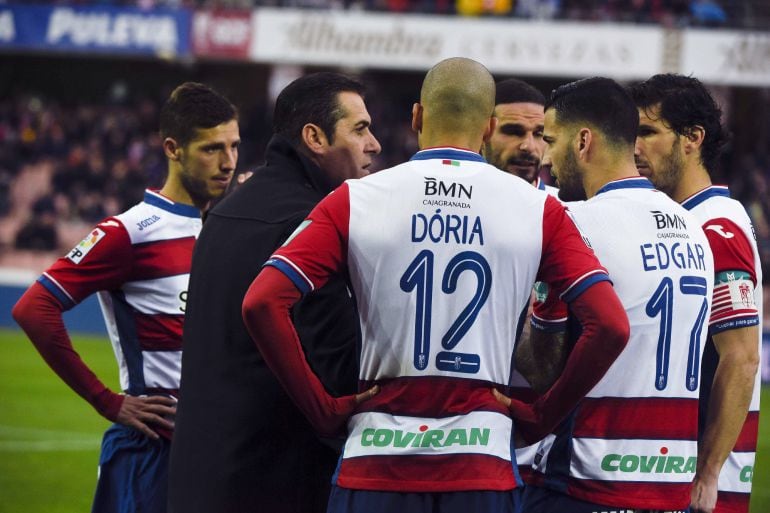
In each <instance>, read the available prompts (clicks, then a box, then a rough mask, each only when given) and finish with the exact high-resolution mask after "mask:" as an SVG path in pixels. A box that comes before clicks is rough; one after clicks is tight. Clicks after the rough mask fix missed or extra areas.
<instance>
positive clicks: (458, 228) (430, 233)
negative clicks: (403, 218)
mask: <svg viewBox="0 0 770 513" xmlns="http://www.w3.org/2000/svg"><path fill="white" fill-rule="evenodd" d="M426 239H428V240H430V241H432V242H436V243H438V242H443V243H445V244H448V243H453V244H474V243H478V244H479V245H480V246H483V245H484V231H483V229H482V227H481V218H480V217H479V216H473V217H471V216H458V215H455V214H442V213H441V209H440V208H439V209H436V213H435V214H433V215H432V216H430V217H427V216H426V215H425V214H420V213H418V214H413V215H412V242H422V241H424V240H426Z"/></svg>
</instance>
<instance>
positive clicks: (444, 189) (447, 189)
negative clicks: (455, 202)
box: [425, 176, 473, 199]
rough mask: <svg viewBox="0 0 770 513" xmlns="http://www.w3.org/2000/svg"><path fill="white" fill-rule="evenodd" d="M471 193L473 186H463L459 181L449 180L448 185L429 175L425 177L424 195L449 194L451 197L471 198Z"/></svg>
mask: <svg viewBox="0 0 770 513" xmlns="http://www.w3.org/2000/svg"><path fill="white" fill-rule="evenodd" d="M472 194H473V186H472V185H469V186H467V187H466V186H465V185H463V184H461V183H456V182H450V183H449V184H448V185H447V183H446V182H442V181H441V180H436V179H435V178H431V177H429V176H426V177H425V195H426V196H449V197H451V198H468V199H471V195H472Z"/></svg>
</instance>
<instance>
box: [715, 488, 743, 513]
mask: <svg viewBox="0 0 770 513" xmlns="http://www.w3.org/2000/svg"><path fill="white" fill-rule="evenodd" d="M750 500H751V494H749V493H738V492H723V491H720V492H719V496H718V497H717V506H716V508H714V513H749V502H750Z"/></svg>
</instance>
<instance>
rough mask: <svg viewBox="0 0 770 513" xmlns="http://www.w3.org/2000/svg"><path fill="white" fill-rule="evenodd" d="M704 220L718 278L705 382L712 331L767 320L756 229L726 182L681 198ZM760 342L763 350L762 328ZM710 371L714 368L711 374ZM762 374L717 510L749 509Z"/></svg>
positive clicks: (712, 356)
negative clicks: (726, 185) (763, 301)
mask: <svg viewBox="0 0 770 513" xmlns="http://www.w3.org/2000/svg"><path fill="white" fill-rule="evenodd" d="M682 206H683V207H685V208H686V209H688V210H689V211H690V212H692V213H693V214H694V215H695V216H696V217H697V218H698V219H699V220H700V222H701V224H702V225H703V230H704V231H705V232H706V236H707V237H708V240H709V244H710V245H711V249H712V251H713V252H714V266H715V272H716V279H715V284H714V303H713V306H712V311H711V319H710V320H709V345H708V346H707V352H706V355H705V356H704V362H703V372H704V378H703V382H704V385H705V384H706V383H708V384H709V385H710V384H711V382H712V381H713V373H714V371H715V369H716V364H717V361H718V356H717V354H716V351H715V350H713V347H710V346H711V345H712V344H713V342H712V341H711V339H710V335H712V334H714V333H719V332H722V331H725V330H731V329H740V328H743V327H747V326H756V325H758V324H759V323H760V320H761V319H762V265H761V263H760V261H759V252H758V250H757V243H756V237H755V234H754V228H753V226H752V224H751V220H750V219H749V216H748V214H747V213H746V210H745V209H744V208H743V206H742V205H741V204H740V203H739V202H737V201H735V200H733V199H731V198H730V192H729V190H728V189H727V187H723V186H711V187H708V188H706V189H704V190H702V191H700V192H698V193H696V194H694V195H693V196H690V197H689V198H687V199H686V200H685V201H684V202H682ZM758 333H759V336H758V339H757V346H758V348H759V351H760V354H761V350H762V330H761V329H759V330H758ZM706 373H709V374H708V376H707V375H706ZM760 379H761V377H760V373H759V372H757V376H756V378H755V382H754V393H753V395H752V398H751V404H750V406H749V413H748V416H747V417H746V421H745V423H744V425H743V429H742V431H741V433H740V435H739V437H738V441H737V442H736V445H735V447H734V448H733V451H732V452H731V453H730V456H729V457H728V458H727V461H725V464H724V466H723V467H722V471H721V472H720V474H719V484H718V488H719V499H718V502H717V508H716V509H715V511H716V512H718V513H748V511H749V499H750V497H751V480H752V475H753V470H754V458H755V453H756V449H757V436H758V427H759V391H760ZM710 391H711V387H710V386H704V388H703V389H702V390H701V414H702V417H703V419H705V415H706V411H707V408H706V407H707V405H708V402H709V393H710Z"/></svg>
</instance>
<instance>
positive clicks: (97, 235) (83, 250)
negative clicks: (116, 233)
mask: <svg viewBox="0 0 770 513" xmlns="http://www.w3.org/2000/svg"><path fill="white" fill-rule="evenodd" d="M105 235H107V234H106V233H105V232H104V231H103V230H101V229H100V228H94V229H93V230H92V231H91V233H89V234H88V235H86V237H85V238H84V239H83V240H81V241H80V242H79V243H78V245H77V246H75V247H74V248H72V250H71V251H70V252H69V253H68V254H67V258H69V259H70V260H71V261H72V263H75V264H79V263H80V261H81V260H83V258H85V256H86V255H87V254H88V253H89V251H91V250H92V249H93V248H94V246H96V245H97V244H98V243H99V241H100V240H102V239H103V238H104V236H105Z"/></svg>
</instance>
